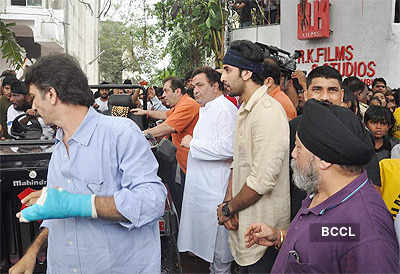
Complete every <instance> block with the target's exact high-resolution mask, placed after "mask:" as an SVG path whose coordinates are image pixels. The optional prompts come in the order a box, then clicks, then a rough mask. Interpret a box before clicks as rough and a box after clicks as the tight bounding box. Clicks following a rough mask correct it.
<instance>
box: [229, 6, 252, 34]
mask: <svg viewBox="0 0 400 274" xmlns="http://www.w3.org/2000/svg"><path fill="white" fill-rule="evenodd" d="M250 1H251V0H236V1H235V3H234V4H233V8H234V9H235V10H236V11H237V13H238V14H239V18H240V27H241V28H243V27H248V26H251V6H250Z"/></svg>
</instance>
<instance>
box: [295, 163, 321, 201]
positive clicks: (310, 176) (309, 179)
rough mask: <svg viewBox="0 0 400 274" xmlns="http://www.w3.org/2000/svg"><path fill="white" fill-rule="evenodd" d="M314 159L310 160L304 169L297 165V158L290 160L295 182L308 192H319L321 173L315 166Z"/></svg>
mask: <svg viewBox="0 0 400 274" xmlns="http://www.w3.org/2000/svg"><path fill="white" fill-rule="evenodd" d="M313 162H314V159H312V160H311V161H309V162H308V168H307V170H302V169H300V168H299V167H298V166H297V162H296V160H295V159H292V161H291V162H290V167H291V168H292V170H293V182H294V184H295V185H296V186H297V187H298V188H299V189H301V190H304V191H305V192H307V193H308V194H316V193H317V192H318V185H319V179H320V178H319V174H318V172H317V170H316V169H315V168H314V166H313Z"/></svg>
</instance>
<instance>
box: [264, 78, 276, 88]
mask: <svg viewBox="0 0 400 274" xmlns="http://www.w3.org/2000/svg"><path fill="white" fill-rule="evenodd" d="M273 83H275V81H274V79H272V77H267V78H265V79H264V85H265V86H267V87H271V86H272V84H273Z"/></svg>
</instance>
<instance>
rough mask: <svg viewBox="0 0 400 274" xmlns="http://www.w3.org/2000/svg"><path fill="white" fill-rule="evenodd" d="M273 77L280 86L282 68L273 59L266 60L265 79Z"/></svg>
mask: <svg viewBox="0 0 400 274" xmlns="http://www.w3.org/2000/svg"><path fill="white" fill-rule="evenodd" d="M268 77H271V78H272V79H274V82H275V84H276V85H279V84H280V78H281V68H280V67H279V65H278V64H277V63H276V61H275V59H274V58H272V57H267V58H265V59H264V79H266V78H268Z"/></svg>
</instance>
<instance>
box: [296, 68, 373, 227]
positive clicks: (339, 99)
mask: <svg viewBox="0 0 400 274" xmlns="http://www.w3.org/2000/svg"><path fill="white" fill-rule="evenodd" d="M343 95H344V92H343V88H342V76H341V75H340V73H339V71H337V70H336V69H334V68H332V67H329V66H320V67H316V68H315V69H313V70H312V71H311V72H310V73H309V74H308V76H307V90H306V91H305V92H304V99H305V100H306V101H307V100H309V99H316V100H318V101H321V102H329V103H331V104H333V105H337V106H340V105H342V103H343ZM300 118H301V117H300V116H298V117H296V118H295V119H292V120H291V121H290V122H289V126H290V152H292V151H293V149H294V143H295V139H296V130H297V127H298V124H299V121H300V120H301V119H300ZM319 130H320V129H319V128H317V129H316V131H319ZM333 134H335V135H336V136H338V137H340V136H342V134H341V133H339V132H337V131H335V132H331V135H333ZM365 138H366V140H364V141H365V142H370V141H371V138H370V137H369V136H366V137H365ZM338 144H340V145H342V146H343V149H346V144H345V143H344V142H340V140H338ZM371 144H372V143H371ZM347 153H349V152H347ZM346 157H347V156H346ZM364 168H365V169H366V170H367V174H368V177H369V179H371V181H372V182H373V183H374V184H376V185H378V186H379V185H380V174H379V164H378V160H377V158H376V156H375V155H374V156H373V157H372V158H371V160H370V161H369V162H368V163H366V164H365V165H364ZM305 195H306V193H305V192H304V191H302V190H299V189H298V188H297V187H296V186H295V185H294V183H293V179H291V182H290V209H291V213H290V219H291V220H293V218H294V216H296V214H297V211H298V210H299V209H300V207H301V201H302V200H303V199H304V198H305Z"/></svg>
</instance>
